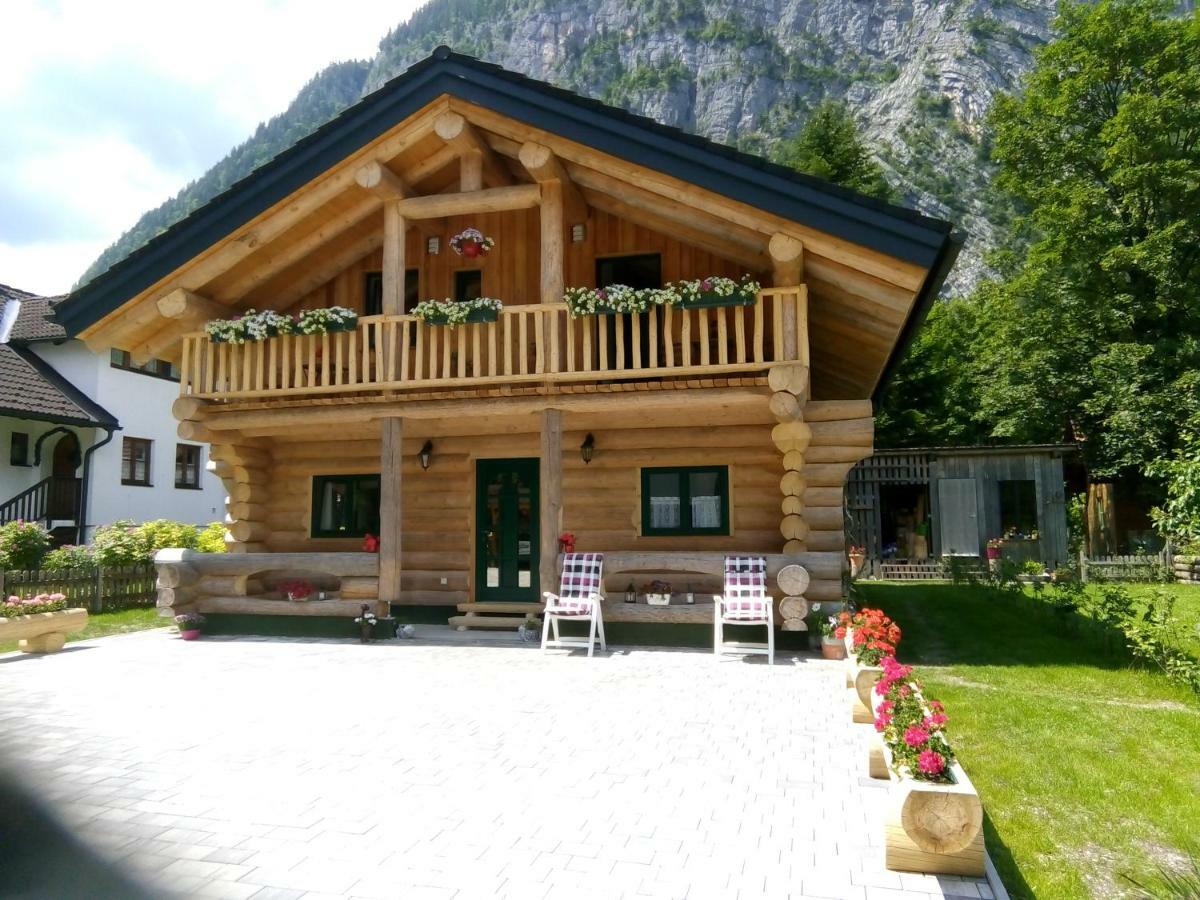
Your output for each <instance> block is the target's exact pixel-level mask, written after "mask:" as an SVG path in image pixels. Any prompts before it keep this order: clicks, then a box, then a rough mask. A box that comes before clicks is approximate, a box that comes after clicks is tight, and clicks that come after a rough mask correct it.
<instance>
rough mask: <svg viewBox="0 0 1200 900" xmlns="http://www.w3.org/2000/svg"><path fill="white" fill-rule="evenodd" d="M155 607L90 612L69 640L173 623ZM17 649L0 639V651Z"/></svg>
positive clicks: (5, 651) (7, 651) (104, 635)
mask: <svg viewBox="0 0 1200 900" xmlns="http://www.w3.org/2000/svg"><path fill="white" fill-rule="evenodd" d="M157 612H158V611H157V610H156V609H155V608H154V607H150V608H148V609H144V608H142V609H122V610H117V611H115V612H103V613H95V614H93V613H89V614H88V623H87V627H86V628H84V629H83V630H82V631H77V632H75V633H74V634H71V635H67V642H68V643H70V642H71V641H86V640H87V639H88V638H97V637H106V636H108V635H110V634H126V633H127V632H130V631H145V630H146V629H147V628H162V627H163V626H164V625H169V624H171V622H170V620H169V619H160V618H159V617H158V616H157V615H156V613H157ZM16 649H17V642H16V641H0V653H11V652H12V651H13V650H16Z"/></svg>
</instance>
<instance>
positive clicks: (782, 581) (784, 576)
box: [776, 565, 811, 597]
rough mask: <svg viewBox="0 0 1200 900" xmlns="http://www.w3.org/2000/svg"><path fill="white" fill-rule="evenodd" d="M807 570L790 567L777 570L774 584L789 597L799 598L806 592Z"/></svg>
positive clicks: (802, 567)
mask: <svg viewBox="0 0 1200 900" xmlns="http://www.w3.org/2000/svg"><path fill="white" fill-rule="evenodd" d="M810 580H811V579H810V578H809V576H808V569H806V568H804V566H798V565H790V566H784V567H783V568H782V569H780V570H779V575H778V576H777V577H776V583H777V584H778V585H779V589H780V590H781V591H783V592H784V593H785V594H787V595H789V596H797V597H798V596H801V595H803V594H804V592H805V591H806V590H808V585H809V581H810Z"/></svg>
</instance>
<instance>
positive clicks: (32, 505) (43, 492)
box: [0, 475, 80, 524]
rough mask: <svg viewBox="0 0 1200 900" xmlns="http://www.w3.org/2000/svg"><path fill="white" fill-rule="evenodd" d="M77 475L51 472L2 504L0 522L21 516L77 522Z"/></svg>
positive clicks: (11, 520) (10, 520) (42, 519)
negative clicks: (74, 476) (62, 474)
mask: <svg viewBox="0 0 1200 900" xmlns="http://www.w3.org/2000/svg"><path fill="white" fill-rule="evenodd" d="M79 488H80V481H79V479H78V478H68V477H64V476H60V475H51V476H49V477H48V478H43V479H42V480H41V481H39V482H38V483H37V484H35V485H34V486H33V487H30V488H27V489H26V490H24V491H22V492H21V493H19V494H17V495H16V496H15V497H12V498H10V499H8V500H5V501H4V502H3V503H0V524H4V523H5V522H13V521H16V520H17V519H21V520H23V521H26V522H47V521H51V520H54V519H62V520H70V521H74V520H75V517H76V515H77V514H78V511H79Z"/></svg>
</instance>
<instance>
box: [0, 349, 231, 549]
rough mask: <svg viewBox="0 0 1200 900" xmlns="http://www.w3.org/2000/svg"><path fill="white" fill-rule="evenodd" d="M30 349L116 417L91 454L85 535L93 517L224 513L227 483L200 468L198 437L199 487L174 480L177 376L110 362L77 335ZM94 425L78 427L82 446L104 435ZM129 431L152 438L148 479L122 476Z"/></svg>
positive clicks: (196, 519)
mask: <svg viewBox="0 0 1200 900" xmlns="http://www.w3.org/2000/svg"><path fill="white" fill-rule="evenodd" d="M33 349H34V350H35V352H36V353H37V354H38V355H39V356H41V357H42V358H43V359H44V360H46V362H48V363H49V364H50V365H52V366H53V367H54V368H55V369H57V370H58V372H59V373H60V374H62V376H63V377H64V378H66V379H67V380H68V381H70V382H71V383H72V384H73V385H75V386H76V387H77V388H79V390H81V391H82V392H83V393H84V394H86V395H87V396H88V397H90V398H91V399H92V400H94V401H95V402H96V403H98V404H99V405H100V406H102V407H104V408H105V409H106V410H108V411H109V412H110V413H112V414H113V415H114V416H115V417H116V418H117V421H119V422H120V423H121V430H120V431H118V432H116V433H115V434H114V436H113V439H112V441H110V442H109V443H108V444H106V445H105V446H104V447H101V448H100V449H99V450H97V451H96V453H95V454H94V455H93V457H92V471H91V483H90V486H89V490H88V494H89V502H88V522H87V523H86V525H87V526H88V530H87V535H86V537H87V538H90V537H91V530H92V528H94V527H95V526H96V525H103V524H105V523H108V522H112V521H114V520H116V519H133V520H134V521H135V522H145V521H149V520H151V519H174V520H176V521H180V522H192V523H195V524H197V525H202V524H206V523H208V522H213V521H217V520H219V519H222V518H223V517H224V506H225V488H224V486H223V485H222V484H221V481H220V479H219V478H217V477H216V476H215V475H213V474H212V473H211V472H209V471H207V469H206V468H205V466H206V464H207V462H208V446H207V445H201V451H200V468H201V474H200V488H199V489H191V488H177V487H175V448H176V445H178V444H182V443H188V442H186V441H181V440H180V439H179V437H178V436H177V435H176V433H175V426H176V422H175V419H174V417H173V416H172V415H171V403H172V402H173V401H174V400H175V398H176V397H178V396H179V383H178V382H176V381H171V380H168V379H166V378H157V377H154V376H152V375H147V374H143V373H140V372H130V371H127V370H125V369H119V368H115V367H113V366H112V364H111V362H110V358H109V355H108V354H107V353H105V354H96V353H93V352H91V351H90V350H88V349H87V347H86V346H84V344H83V343H82V342H80V341H66V342H64V343H62V344H58V345H53V344H37V345H35V346H34V348H33ZM94 433H95V437H92V436H91V435H90V434H89V435H86V436H85V435H84V434H82V433H81V434H80V445H81V448H82V450H83V451H85V452H86V450H87V448H88V447H90V446H91V445H92V443H93V442H94V441H96V440H102V439H103V436H104V432H103V431H102V430H100V429H95V432H94ZM126 437H131V438H142V439H145V440H149V441H151V464H150V486H149V487H142V486H132V485H125V484H122V483H121V452H122V441H123V439H124V438H126ZM47 443H48V444H49V443H50V442H49V441H48V442H47ZM6 446H7V445H6ZM47 449H48V448H47ZM5 461H7V459H6V460H5ZM48 473H49V470H48V469H47V474H48ZM42 477H45V476H44V475H43V476H42ZM35 480H36V479H35ZM30 483H33V482H30ZM4 496H5V497H8V496H11V494H5V495H4Z"/></svg>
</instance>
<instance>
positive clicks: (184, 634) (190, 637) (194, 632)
mask: <svg viewBox="0 0 1200 900" xmlns="http://www.w3.org/2000/svg"><path fill="white" fill-rule="evenodd" d="M179 636H180V637H181V638H183V639H184V640H185V641H194V640H196V639H197V638H199V637H200V629H199V628H181V629H180V630H179Z"/></svg>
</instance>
